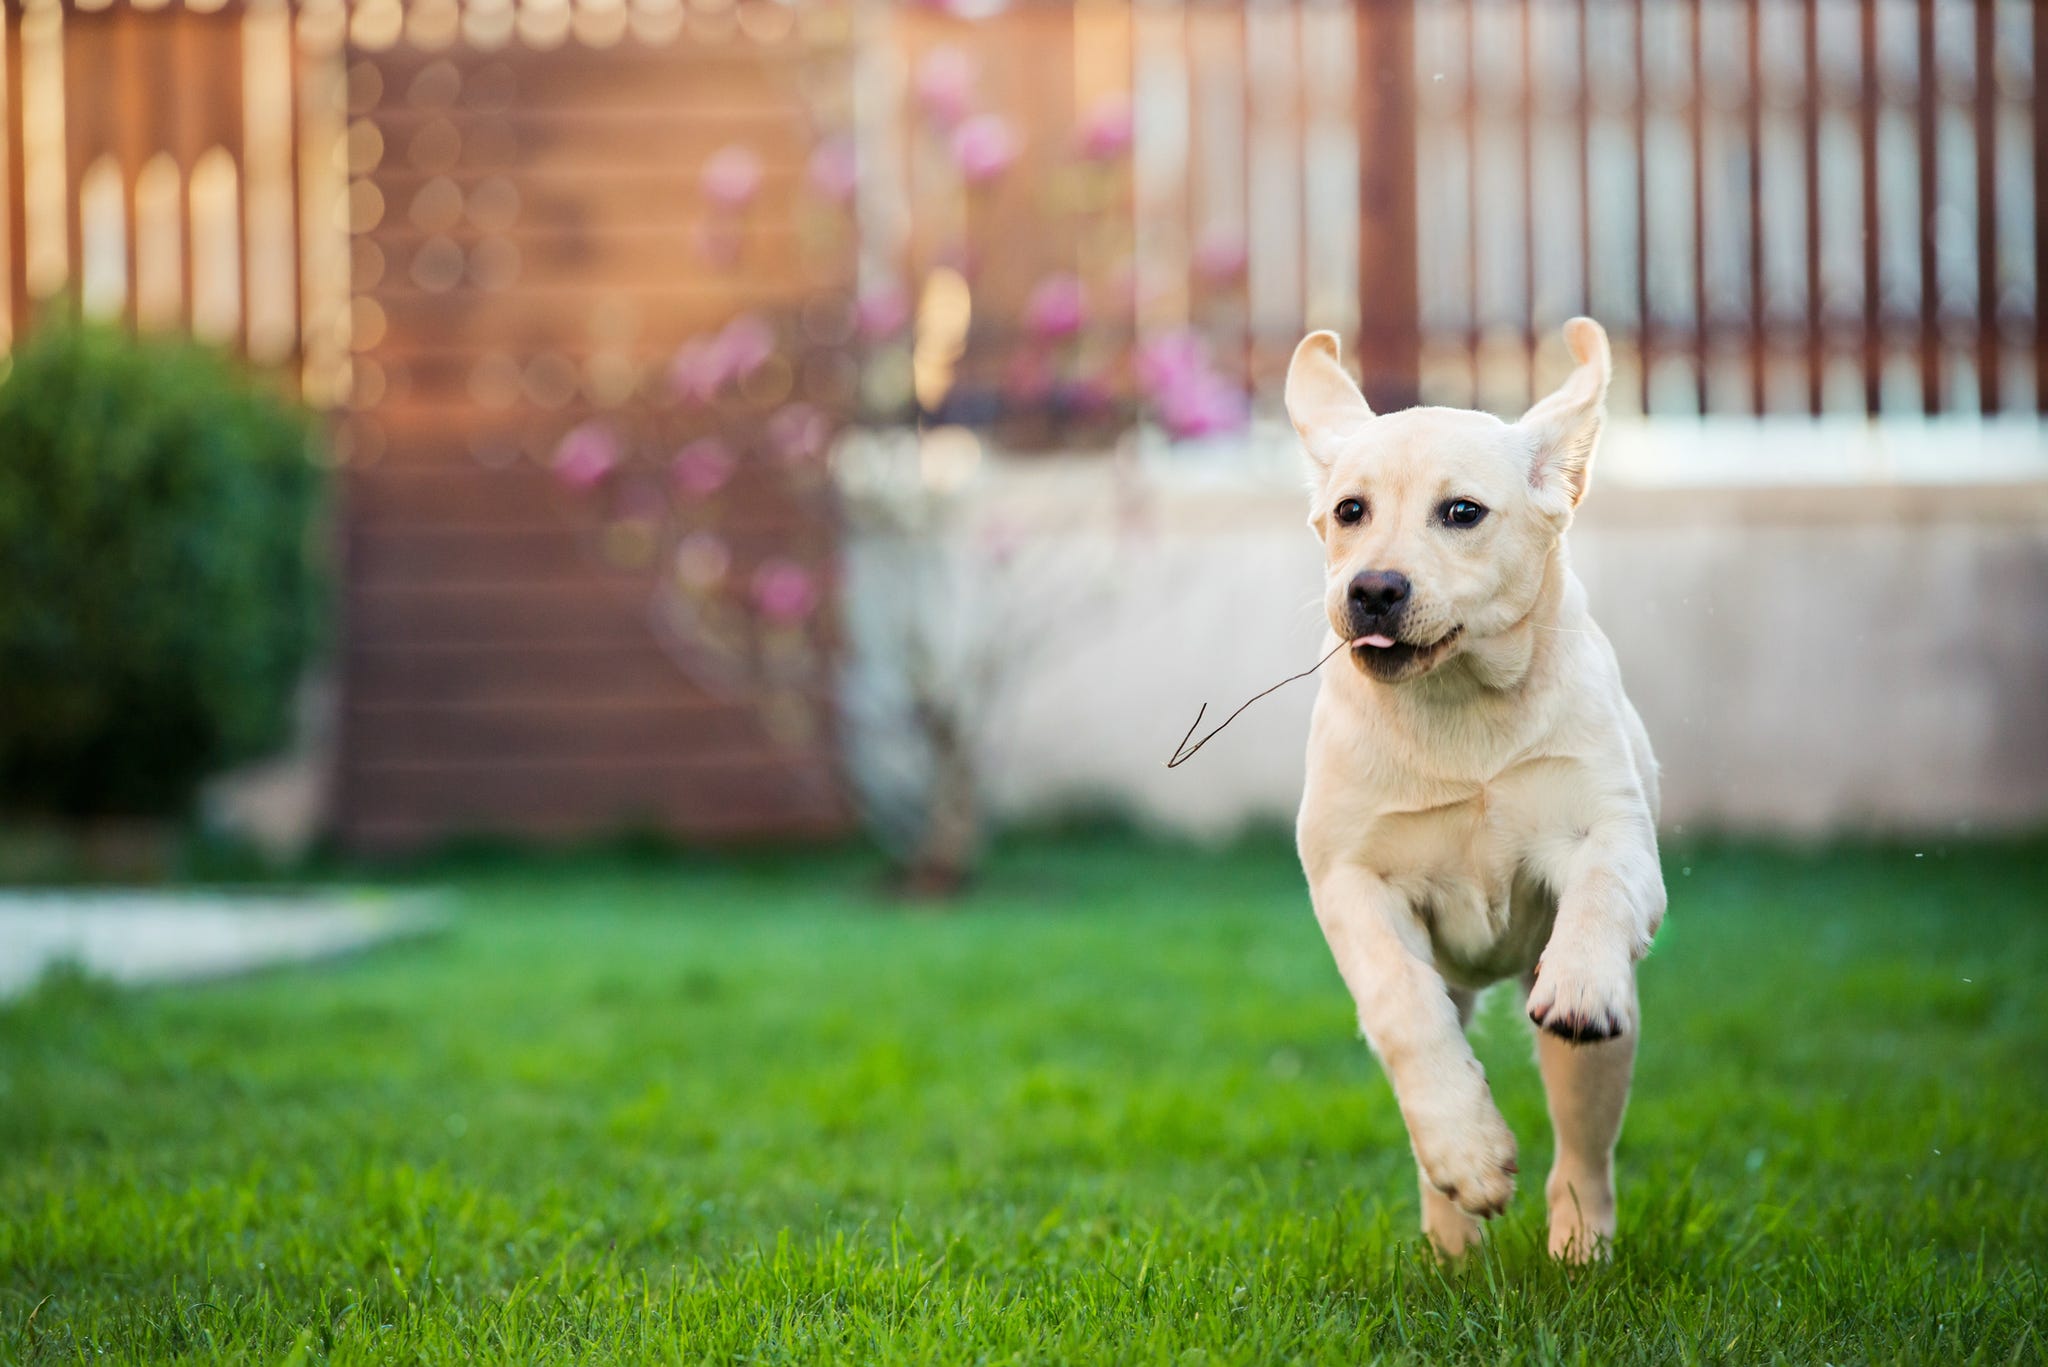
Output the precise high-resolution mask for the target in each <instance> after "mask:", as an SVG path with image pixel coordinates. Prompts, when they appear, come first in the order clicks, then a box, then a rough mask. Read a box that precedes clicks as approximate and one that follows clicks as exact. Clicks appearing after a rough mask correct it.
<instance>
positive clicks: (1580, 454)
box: [1516, 318, 1614, 514]
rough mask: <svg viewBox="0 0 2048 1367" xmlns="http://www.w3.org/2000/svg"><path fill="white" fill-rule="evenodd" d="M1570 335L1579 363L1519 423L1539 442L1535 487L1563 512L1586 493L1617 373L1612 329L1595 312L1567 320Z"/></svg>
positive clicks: (1531, 481)
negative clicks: (1609, 344)
mask: <svg viewBox="0 0 2048 1367" xmlns="http://www.w3.org/2000/svg"><path fill="white" fill-rule="evenodd" d="M1564 340H1565V345H1566V346H1568V347H1570V348H1571V351H1572V359H1573V360H1574V361H1576V362H1578V368H1577V369H1575V370H1573V371H1572V373H1571V375H1570V376H1569V377H1568V378H1567V379H1566V380H1565V382H1564V383H1563V384H1562V385H1561V386H1559V387H1558V390H1557V392H1556V393H1554V394H1552V395H1550V396H1549V397H1548V398H1545V399H1542V400H1540V401H1539V402H1538V403H1537V404H1536V406H1535V407H1534V408H1531V409H1530V410H1529V411H1528V412H1527V413H1524V414H1523V415H1522V420H1521V421H1520V422H1519V423H1517V424H1516V426H1517V427H1520V428H1521V429H1522V430H1523V431H1524V432H1527V433H1528V434H1529V436H1530V438H1531V444H1532V445H1533V447H1534V448H1535V449H1534V454H1533V456H1532V457H1531V460H1530V465H1529V487H1530V488H1532V489H1534V490H1535V491H1536V492H1537V495H1538V496H1539V498H1540V499H1541V500H1542V501H1543V502H1545V503H1547V504H1550V505H1552V508H1553V511H1555V512H1557V513H1559V514H1563V513H1568V512H1570V511H1571V510H1572V509H1573V508H1576V507H1577V506H1578V505H1579V500H1580V499H1582V498H1584V497H1585V496H1586V484H1587V481H1588V479H1589V478H1590V477H1591V475H1592V470H1593V448H1594V447H1595V446H1596V445H1597V444H1598V443H1599V441H1600V428H1601V426H1602V425H1603V424H1604V423H1605V422H1606V421H1607V383H1608V381H1609V380H1610V379H1612V378H1613V375H1614V361H1613V358H1612V356H1611V354H1610V352H1609V351H1608V347H1607V333H1606V332H1605V331H1604V330H1603V329H1602V328H1601V326H1600V325H1599V324H1598V323H1596V322H1594V321H1593V320H1592V319H1591V318H1574V319H1572V320H1571V321H1570V322H1568V323H1566V324H1565V325H1564Z"/></svg>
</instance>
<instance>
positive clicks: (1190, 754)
mask: <svg viewBox="0 0 2048 1367" xmlns="http://www.w3.org/2000/svg"><path fill="white" fill-rule="evenodd" d="M1355 644H1357V642H1355V641H1351V640H1348V639H1346V640H1342V641H1339V642H1337V644H1336V645H1333V646H1331V647H1330V654H1329V655H1325V656H1323V658H1322V659H1320V660H1317V661H1316V662H1315V663H1314V664H1312V665H1310V666H1309V667H1308V668H1307V669H1304V670H1302V671H1301V673H1299V674H1289V675H1288V676H1287V677H1286V678H1284V679H1282V680H1281V681H1280V682H1279V683H1276V684H1274V685H1273V686H1272V687H1271V688H1268V689H1266V690H1265V691H1264V692H1261V693H1254V694H1252V696H1251V697H1249V698H1246V699H1245V700H1244V701H1243V702H1242V703H1241V704H1239V705H1238V709H1237V711H1236V712H1232V713H1231V714H1230V715H1229V716H1227V717H1225V718H1224V719H1223V720H1222V721H1220V722H1218V723H1216V726H1215V728H1214V729H1213V730H1211V731H1210V732H1209V734H1208V735H1206V736H1203V737H1202V738H1201V739H1200V740H1198V741H1196V742H1195V744H1194V747H1193V748H1192V749H1190V748H1189V747H1188V736H1192V735H1194V734H1195V728H1196V727H1197V726H1200V725H1201V724H1202V718H1203V717H1205V716H1207V715H1208V712H1209V704H1207V703H1203V704H1202V707H1201V710H1200V711H1198V712H1196V713H1195V719H1194V720H1193V721H1191V722H1189V723H1188V734H1187V736H1182V737H1181V738H1180V744H1179V745H1176V746H1174V747H1173V758H1172V759H1170V760H1168V761H1166V767H1167V768H1169V769H1178V768H1179V767H1180V766H1181V765H1183V764H1186V763H1187V762H1188V761H1189V760H1191V759H1193V758H1194V757H1195V751H1196V750H1199V749H1201V748H1202V747H1203V746H1205V745H1207V744H1208V743H1209V742H1210V741H1212V740H1214V739H1216V732H1218V731H1221V730H1222V729H1223V728H1224V727H1226V726H1228V725H1230V724H1231V723H1232V722H1234V721H1236V720H1237V718H1238V715H1239V713H1242V712H1243V711H1244V710H1245V708H1247V707H1250V706H1251V705H1252V704H1253V703H1255V702H1257V701H1258V700H1259V699H1260V698H1263V697H1265V696H1266V694H1267V693H1277V692H1278V691H1279V690H1281V689H1283V688H1285V687H1287V685H1289V684H1291V683H1293V682H1294V681H1295V680H1296V679H1306V678H1307V677H1308V676H1309V675H1311V674H1313V673H1315V672H1316V671H1317V670H1318V669H1321V668H1322V667H1323V666H1324V665H1326V664H1328V663H1329V662H1330V656H1331V655H1335V654H1336V653H1337V652H1338V651H1340V650H1342V649H1344V648H1345V647H1346V646H1349V645H1355Z"/></svg>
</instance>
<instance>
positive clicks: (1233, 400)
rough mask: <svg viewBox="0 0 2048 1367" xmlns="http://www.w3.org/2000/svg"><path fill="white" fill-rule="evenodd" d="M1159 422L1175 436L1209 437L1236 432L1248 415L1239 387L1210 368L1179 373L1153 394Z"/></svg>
mask: <svg viewBox="0 0 2048 1367" xmlns="http://www.w3.org/2000/svg"><path fill="white" fill-rule="evenodd" d="M1152 402H1153V406H1154V407H1155V408H1156V409H1157V410H1158V413H1159V422H1160V425H1161V426H1163V427H1165V428H1166V430H1167V432H1168V433H1170V434H1171V435H1173V436H1175V437H1180V438H1187V437H1210V436H1215V435H1217V434H1218V433H1222V432H1235V431H1238V430H1240V429H1241V428H1243V427H1244V425H1245V423H1246V421H1247V420H1248V419H1249V417H1250V411H1249V405H1248V404H1247V403H1246V401H1245V397H1244V394H1243V392H1242V391H1240V390H1239V389H1238V388H1237V386H1235V385H1233V384H1231V383H1230V382H1229V381H1227V380H1225V379H1224V378H1223V377H1222V376H1220V375H1218V374H1216V373H1215V372H1214V371H1212V370H1206V369H1204V370H1200V371H1195V372H1192V373H1189V374H1186V375H1182V376H1180V377H1178V378H1177V379H1176V380H1175V381H1174V382H1173V383H1172V384H1171V385H1168V386H1167V387H1166V388H1165V389H1162V390H1160V391H1159V392H1158V393H1157V394H1155V395H1153V398H1152Z"/></svg>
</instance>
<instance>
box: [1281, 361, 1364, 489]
mask: <svg viewBox="0 0 2048 1367" xmlns="http://www.w3.org/2000/svg"><path fill="white" fill-rule="evenodd" d="M1341 350H1342V349H1341V348H1340V347H1339V345H1338V342H1337V334H1336V333H1334V332H1311V333H1310V334H1309V335H1308V336H1306V337H1304V338H1302V339H1301V345H1300V346H1298V347H1296V348H1295V349H1294V359H1293V360H1292V361H1289V362H1288V363H1287V418H1288V420H1289V421H1290V422H1292V423H1293V424H1294V430H1295V432H1296V433H1298V434H1299V435H1300V437H1301V445H1302V448H1303V449H1304V450H1306V451H1307V452H1308V458H1309V459H1310V460H1312V461H1314V462H1315V464H1316V467H1317V468H1318V469H1320V470H1327V469H1329V468H1330V462H1331V461H1332V460H1335V459H1336V457H1337V450H1336V448H1337V446H1338V444H1339V443H1341V442H1342V441H1343V440H1344V438H1345V437H1347V436H1349V435H1350V434H1351V432H1353V431H1354V430H1356V429H1357V427H1358V426H1359V425H1360V424H1361V423H1363V422H1365V421H1367V420H1368V419H1370V418H1371V417H1372V405H1371V404H1368V403H1367V402H1366V401H1365V395H1363V394H1361V393H1359V392H1358V386H1357V385H1356V384H1354V383H1352V380H1351V377H1350V376H1349V375H1347V374H1345V373H1344V363H1343V359H1342V354H1341Z"/></svg>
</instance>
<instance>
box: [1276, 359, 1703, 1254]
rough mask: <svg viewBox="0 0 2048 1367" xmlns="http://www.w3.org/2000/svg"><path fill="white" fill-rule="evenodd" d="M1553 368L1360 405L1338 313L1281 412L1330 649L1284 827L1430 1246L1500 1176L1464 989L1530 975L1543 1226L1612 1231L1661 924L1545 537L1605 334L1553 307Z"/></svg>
mask: <svg viewBox="0 0 2048 1367" xmlns="http://www.w3.org/2000/svg"><path fill="white" fill-rule="evenodd" d="M1565 340H1566V343H1567V344H1568V345H1569V347H1570V349H1571V353H1572V357H1573V360H1574V361H1575V362H1576V369H1574V370H1573V371H1572V373H1571V375H1570V377H1569V378H1568V379H1567V380H1566V381H1565V382H1564V385H1563V386H1562V387H1561V388H1559V389H1558V390H1557V391H1556V392H1555V393H1553V394H1551V395H1550V396H1549V397H1548V398H1545V399H1543V400H1542V401H1541V402H1539V403H1537V404H1536V405H1535V406H1534V407H1533V408H1531V409H1530V410H1529V411H1528V412H1527V413H1525V414H1524V415H1523V416H1522V418H1521V419H1520V421H1518V422H1515V423H1512V424H1510V423H1505V422H1502V421H1501V420H1500V419H1498V418H1495V417H1492V416H1490V415H1488V414H1484V413H1476V412H1468V411H1463V410H1458V409H1448V408H1411V409H1406V410H1403V411H1401V412H1395V413H1388V414H1385V415H1376V414H1374V412H1373V411H1372V409H1371V408H1370V407H1369V406H1368V405H1367V403H1366V400H1365V398H1364V396H1363V395H1362V394H1361V393H1360V392H1359V389H1358V386H1357V385H1356V384H1354V383H1353V382H1352V380H1351V378H1350V377H1349V376H1348V375H1347V374H1346V373H1345V370H1344V368H1343V365H1342V361H1341V357H1340V353H1339V349H1338V343H1337V338H1336V335H1335V334H1334V333H1329V332H1318V333H1313V334H1311V335H1310V336H1308V337H1307V338H1305V339H1304V340H1303V341H1302V343H1301V345H1300V346H1299V347H1298V348H1296V350H1295V353H1294V358H1293V360H1292V362H1291V363H1290V364H1289V367H1288V372H1287V385H1286V407H1287V413H1288V417H1289V419H1290V420H1291V421H1292V423H1293V425H1294V428H1295V431H1296V433H1297V434H1298V435H1299V436H1300V438H1301V444H1302V447H1303V449H1304V450H1305V451H1306V452H1307V455H1308V459H1309V466H1310V473H1311V482H1312V484H1313V486H1314V490H1315V499H1314V504H1313V507H1312V511H1311V515H1310V518H1309V525H1310V526H1311V527H1313V528H1314V529H1315V533H1316V535H1317V536H1318V537H1320V538H1321V539H1322V543H1323V550H1324V567H1325V581H1326V582H1325V592H1324V608H1325V611H1326V612H1327V614H1328V617H1329V622H1330V627H1331V630H1332V631H1333V632H1334V633H1335V634H1334V635H1333V636H1332V637H1330V638H1329V639H1328V640H1327V642H1326V648H1327V649H1329V650H1331V651H1335V650H1337V649H1338V646H1339V643H1340V642H1348V643H1349V645H1350V649H1349V650H1348V651H1345V652H1344V655H1345V657H1346V658H1345V659H1344V660H1343V662H1342V664H1341V666H1340V667H1339V668H1336V669H1332V670H1325V671H1323V674H1322V683H1321V691H1320V692H1319V693H1318V695H1317V697H1316V704H1315V712H1314V718H1313V720H1312V722H1311V724H1310V729H1309V742H1308V774H1307V780H1306V783H1305V785H1304V789H1303V793H1302V802H1301V815H1300V821H1299V823H1298V826H1297V830H1296V837H1297V845H1298V847H1299V851H1300V855H1301V864H1302V870H1303V872H1304V873H1305V874H1306V875H1307V879H1308V886H1309V894H1310V900H1311V901H1312V902H1313V904H1314V906H1315V914H1316V920H1317V921H1318V923H1320V925H1321V926H1322V930H1323V934H1324V936H1325V938H1327V939H1328V941H1329V945H1330V952H1331V954H1332V955H1333V956H1335V958H1336V961H1337V968H1338V971H1339V972H1340V973H1341V974H1342V976H1343V979H1344V983H1345V985H1346V987H1348V988H1349V989H1350V992H1351V996H1352V998H1353V999H1354V1000H1355V1001H1356V1003H1357V1006H1358V1019H1359V1024H1360V1026H1361V1027H1362V1028H1363V1030H1364V1034H1365V1037H1366V1040H1367V1042H1368V1043H1369V1044H1370V1045H1371V1046H1372V1049H1373V1052H1374V1053H1375V1054H1376V1055H1378V1057H1379V1060H1380V1063H1381V1066H1382V1068H1383V1069H1384V1071H1385V1072H1386V1074H1387V1077H1388V1079H1389V1081H1390V1082H1391V1083H1392V1084H1393V1088H1394V1095H1395V1098H1396V1100H1397V1101H1398V1102H1399V1105H1400V1109H1401V1115H1402V1119H1403V1120H1404V1121H1405V1122H1406V1124H1407V1127H1408V1134H1409V1140H1410V1144H1411V1146H1412V1148H1413V1149H1414V1152H1415V1161H1416V1166H1417V1168H1418V1169H1419V1171H1420V1175H1421V1179H1422V1180H1421V1186H1422V1228H1423V1232H1424V1234H1426V1235H1427V1236H1428V1238H1429V1240H1430V1241H1431V1243H1433V1244H1434V1245H1435V1247H1436V1248H1437V1250H1438V1251H1439V1252H1440V1253H1441V1254H1442V1255H1443V1256H1446V1257H1452V1258H1455V1257H1457V1256H1458V1255H1460V1254H1462V1253H1464V1252H1465V1251H1466V1250H1467V1249H1468V1248H1470V1247H1471V1246H1472V1245H1473V1244H1474V1243H1475V1242H1477V1241H1478V1239H1479V1238H1480V1237H1481V1230H1482V1226H1481V1223H1480V1222H1481V1221H1482V1220H1484V1219H1489V1218H1491V1217H1493V1216H1495V1215H1498V1214H1500V1213H1501V1212H1502V1211H1503V1210H1505V1209H1506V1207H1507V1204H1508V1200H1509V1198H1510V1197H1511V1196H1512V1195H1513V1194H1514V1188H1515V1175H1516V1171H1517V1169H1516V1165H1515V1137H1514V1135H1513V1134H1512V1133H1510V1132H1509V1130H1508V1127H1507V1124H1506V1122H1505V1121H1504V1120H1502V1118H1501V1114H1500V1111H1499V1109H1498V1108H1496V1107H1495V1105H1494V1103H1493V1097H1492V1094H1491V1093H1490V1092H1489V1091H1488V1089H1487V1085H1486V1075H1485V1072H1484V1070H1483V1069H1482V1068H1481V1067H1480V1064H1479V1061H1478V1059H1477V1058H1475V1057H1474V1056H1473V1053H1472V1047H1471V1045H1470V1044H1469V1043H1468V1042H1467V1040H1466V1038H1465V1030H1464V1027H1465V1024H1466V1022H1467V1021H1468V1020H1469V1019H1470V1017H1471V1013H1472V1006H1473V1002H1474V999H1475V997H1476V996H1477V994H1478V993H1479V992H1480V990H1481V989H1483V988H1485V987H1487V986H1489V985H1491V984H1493V983H1496V982H1502V981H1506V980H1510V979H1512V980H1515V981H1517V982H1518V983H1519V984H1520V985H1521V987H1522V990H1523V991H1524V992H1525V993H1526V1002H1527V1011H1528V1015H1529V1019H1530V1020H1531V1021H1532V1022H1534V1023H1535V1026H1536V1037H1537V1049H1536V1053H1537V1062H1538V1064H1539V1066H1540V1069H1541V1071H1542V1074H1543V1084H1544V1089H1545V1091H1546V1093H1547V1094H1548V1099H1549V1109H1550V1121H1551V1126H1552V1129H1553V1130H1554V1131H1555V1133H1556V1140H1557V1146H1556V1161H1555V1164H1554V1166H1553V1167H1552V1168H1551V1171H1550V1175H1549V1179H1548V1181H1547V1182H1546V1183H1545V1186H1544V1194H1545V1196H1546V1198H1547V1200H1548V1205H1549V1216H1550V1231H1549V1247H1550V1252H1551V1254H1552V1255H1553V1256H1555V1257H1558V1258H1562V1259H1566V1260H1569V1261H1574V1262H1583V1261H1586V1260H1588V1259H1591V1258H1595V1257H1600V1256H1604V1255H1605V1253H1606V1251H1607V1250H1608V1248H1609V1247H1610V1245H1611V1242H1612V1240H1613V1238H1614V1230H1615V1198H1614V1145H1615V1140H1616V1138H1617V1136H1618V1135H1619V1134H1620V1131H1621V1121H1622V1112H1623V1110H1624V1109H1625V1108H1626V1106H1627V1102H1628V1091H1629V1078H1630V1073H1631V1070H1632V1068H1633V1065H1634V1061H1635V1049H1636V1036H1637V1033H1638V1030H1639V1019H1640V1018H1639V1014H1638V1008H1637V998H1636V979H1635V965H1636V963H1637V962H1638V961H1639V960H1640V959H1641V958H1642V957H1643V955H1644V954H1645V953H1647V952H1648V950H1649V948H1650V941H1651V938H1652V937H1653V936H1654V935H1655V934H1656V932H1657V928H1658V926H1659V925H1660V924H1661V922H1662V921H1663V917H1664V908H1665V894H1664V879H1663V873H1662V870H1661V868H1660V866H1659V863H1658V858H1657V834H1656V831H1657V765H1656V761H1655V759H1654V758H1653V757H1652V756H1651V753H1650V743H1649V737H1648V735H1647V734H1646V733H1645V731H1644V729H1643V724H1642V721H1641V719H1640V718H1639V717H1638V716H1637V715H1636V711H1635V708H1634V707H1633V706H1631V705H1630V703H1629V700H1628V697H1627V695H1626V694H1625V693H1624V692H1623V691H1622V685H1621V673H1620V669H1619V667H1618V666H1617V664H1616V662H1615V658H1614V651H1613V649H1612V648H1611V647H1610V646H1609V645H1608V642H1607V638H1606V637H1605V636H1603V635H1602V634H1601V632H1600V629H1599V628H1598V627H1596V626H1594V625H1593V619H1592V617H1591V616H1590V615H1589V613H1588V611H1587V607H1586V594H1585V590H1584V589H1583V588H1582V587H1581V586H1580V584H1579V581H1578V579H1577V578H1576V577H1575V576H1574V575H1573V573H1572V570H1571V566H1570V562H1569V561H1568V559H1567V557H1566V553H1565V539H1564V538H1565V532H1566V530H1567V529H1568V528H1569V527H1570V525H1571V521H1572V515H1573V512H1574V510H1575V509H1576V508H1577V507H1578V505H1579V502H1580V500H1581V499H1582V498H1584V497H1585V493H1586V482H1587V478H1588V476H1589V474H1590V473H1591V469H1592V462H1593V452H1594V448H1595V447H1596V446H1597V445H1598V443H1599V439H1600V430H1601V427H1602V425H1603V423H1604V422H1605V418H1606V397H1607V386H1608V381H1609V379H1610V377H1611V375H1612V362H1611V360H1610V357H1609V351H1608V345H1607V334H1606V333H1605V332H1603V331H1602V330H1601V328H1600V325H1599V324H1598V323H1595V322H1594V321H1593V320H1592V319H1590V318H1574V319H1573V320H1571V322H1569V323H1567V324H1566V325H1565Z"/></svg>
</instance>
